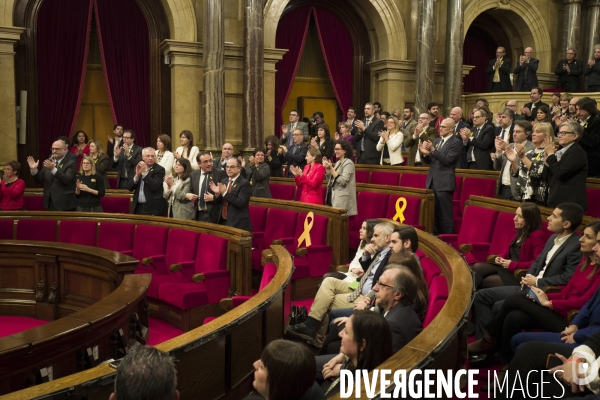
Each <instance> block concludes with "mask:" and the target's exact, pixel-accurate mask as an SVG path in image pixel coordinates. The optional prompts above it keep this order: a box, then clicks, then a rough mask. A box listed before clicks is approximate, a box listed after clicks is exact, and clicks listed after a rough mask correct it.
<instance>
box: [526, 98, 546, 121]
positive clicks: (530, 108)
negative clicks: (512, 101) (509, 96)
mask: <svg viewBox="0 0 600 400" xmlns="http://www.w3.org/2000/svg"><path fill="white" fill-rule="evenodd" d="M524 106H525V107H527V108H529V110H530V111H531V113H530V114H529V117H527V116H526V117H525V119H526V120H527V121H533V120H534V119H535V118H536V117H537V109H538V108H540V107H541V106H546V107H548V109H551V108H550V106H549V105H548V104H546V103H544V102H543V101H541V100H540V101H539V102H538V103H536V105H535V112H533V111H532V107H533V103H532V102H529V103H525V105H524Z"/></svg>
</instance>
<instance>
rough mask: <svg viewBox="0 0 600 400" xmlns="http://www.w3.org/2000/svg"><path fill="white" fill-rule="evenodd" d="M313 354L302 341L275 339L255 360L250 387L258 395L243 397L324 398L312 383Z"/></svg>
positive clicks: (274, 399)
mask: <svg viewBox="0 0 600 400" xmlns="http://www.w3.org/2000/svg"><path fill="white" fill-rule="evenodd" d="M316 372H317V368H316V364H315V357H314V356H313V354H312V353H311V352H310V350H309V349H308V348H307V347H306V346H305V345H303V344H300V343H297V342H290V341H287V340H282V339H278V340H274V341H272V342H271V343H269V344H268V345H267V346H266V347H265V349H264V350H263V352H262V354H261V356H260V360H257V361H256V362H255V363H254V382H253V383H252V386H254V389H256V391H257V392H258V393H260V394H261V395H262V397H260V396H250V397H246V399H245V400H259V399H263V398H264V399H266V400H325V396H324V395H323V392H322V390H321V388H319V386H318V385H317V384H316V383H315V375H316Z"/></svg>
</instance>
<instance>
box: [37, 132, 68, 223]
mask: <svg viewBox="0 0 600 400" xmlns="http://www.w3.org/2000/svg"><path fill="white" fill-rule="evenodd" d="M68 152H69V148H68V147H67V144H66V143H65V142H63V141H62V140H57V141H56V142H54V143H52V157H51V158H50V159H48V160H44V162H43V168H42V169H41V170H38V167H39V165H40V160H37V161H35V160H34V159H33V157H31V156H29V157H27V164H29V169H30V170H31V176H33V179H34V180H35V181H36V182H39V183H43V184H44V208H45V209H46V210H48V211H73V210H75V207H77V199H76V198H75V174H76V173H77V160H76V159H75V158H71V157H67V153H68Z"/></svg>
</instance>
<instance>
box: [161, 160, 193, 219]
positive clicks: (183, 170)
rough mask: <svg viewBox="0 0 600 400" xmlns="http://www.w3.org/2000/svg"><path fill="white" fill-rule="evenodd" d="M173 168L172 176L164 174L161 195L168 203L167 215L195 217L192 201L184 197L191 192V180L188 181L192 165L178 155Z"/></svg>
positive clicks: (186, 217)
mask: <svg viewBox="0 0 600 400" xmlns="http://www.w3.org/2000/svg"><path fill="white" fill-rule="evenodd" d="M173 169H174V171H175V174H174V177H173V176H170V175H169V176H165V181H164V183H163V195H164V197H165V199H167V202H168V203H169V208H168V212H167V216H168V217H169V218H181V219H192V220H193V219H195V218H196V209H195V208H194V202H193V201H191V200H190V199H188V198H187V197H186V194H187V193H191V192H192V182H191V181H190V174H191V173H192V166H191V164H190V162H189V161H188V160H187V159H185V158H183V157H180V158H179V159H178V160H177V161H175V164H174V166H173Z"/></svg>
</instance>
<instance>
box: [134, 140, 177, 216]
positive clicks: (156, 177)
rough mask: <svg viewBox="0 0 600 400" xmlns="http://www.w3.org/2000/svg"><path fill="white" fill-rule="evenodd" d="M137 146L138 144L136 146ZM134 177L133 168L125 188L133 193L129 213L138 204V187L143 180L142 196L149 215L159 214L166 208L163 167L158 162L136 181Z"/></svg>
mask: <svg viewBox="0 0 600 400" xmlns="http://www.w3.org/2000/svg"><path fill="white" fill-rule="evenodd" d="M138 147H139V146H138ZM133 178H135V169H134V170H133V171H132V173H131V175H130V176H129V178H128V181H127V188H128V189H129V191H132V192H134V193H133V201H132V202H131V213H132V214H134V213H135V207H136V206H137V204H138V199H139V195H140V187H141V183H142V181H144V197H145V198H146V206H147V207H148V209H149V210H150V214H151V215H157V216H161V215H163V214H164V213H165V211H166V208H167V201H166V200H165V198H164V197H163V181H164V179H165V169H164V168H163V167H161V166H160V165H158V164H154V165H152V167H151V168H150V170H149V171H148V173H147V174H146V176H145V177H143V178H140V179H139V180H138V181H137V182H134V181H133Z"/></svg>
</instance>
